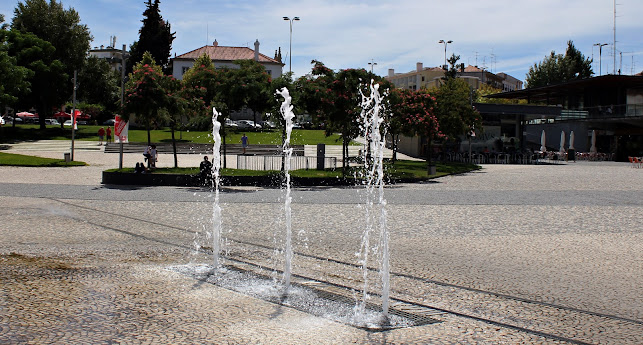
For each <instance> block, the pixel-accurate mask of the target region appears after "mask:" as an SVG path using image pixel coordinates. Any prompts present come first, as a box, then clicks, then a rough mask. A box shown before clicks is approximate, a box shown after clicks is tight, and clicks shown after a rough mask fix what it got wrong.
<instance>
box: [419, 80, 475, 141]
mask: <svg viewBox="0 0 643 345" xmlns="http://www.w3.org/2000/svg"><path fill="white" fill-rule="evenodd" d="M431 92H432V93H433V94H434V95H435V98H436V106H435V115H436V117H437V119H438V121H439V123H440V131H441V132H442V134H444V135H445V137H446V138H448V139H452V140H454V139H456V138H457V137H458V136H460V135H462V134H469V133H470V132H471V131H472V130H473V129H474V128H477V129H481V128H482V122H481V120H480V114H479V113H478V112H477V111H476V110H475V109H474V108H473V104H472V101H473V97H474V91H473V90H471V87H470V86H469V84H468V83H467V82H466V81H464V80H462V79H458V78H450V79H447V80H446V81H445V82H444V83H442V85H440V87H438V88H437V89H435V88H434V89H432V91H431Z"/></svg>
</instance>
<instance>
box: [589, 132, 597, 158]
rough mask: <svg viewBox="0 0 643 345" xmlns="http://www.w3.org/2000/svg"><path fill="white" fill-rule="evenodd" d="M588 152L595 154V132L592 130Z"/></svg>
mask: <svg viewBox="0 0 643 345" xmlns="http://www.w3.org/2000/svg"><path fill="white" fill-rule="evenodd" d="M589 152H591V153H596V131H595V130H592V146H591V147H590V148H589Z"/></svg>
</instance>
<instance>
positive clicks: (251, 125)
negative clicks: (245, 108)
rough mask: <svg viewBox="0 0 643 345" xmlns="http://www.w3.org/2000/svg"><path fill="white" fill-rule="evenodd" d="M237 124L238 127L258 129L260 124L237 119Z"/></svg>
mask: <svg viewBox="0 0 643 345" xmlns="http://www.w3.org/2000/svg"><path fill="white" fill-rule="evenodd" d="M237 126H238V127H239V128H240V129H260V128H261V125H257V124H255V123H254V121H250V120H239V121H237Z"/></svg>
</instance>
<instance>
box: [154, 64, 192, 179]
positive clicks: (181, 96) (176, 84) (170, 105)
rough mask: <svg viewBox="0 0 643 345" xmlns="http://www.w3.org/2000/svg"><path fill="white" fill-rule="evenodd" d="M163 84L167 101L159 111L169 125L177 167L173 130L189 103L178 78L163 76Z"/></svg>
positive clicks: (175, 160)
mask: <svg viewBox="0 0 643 345" xmlns="http://www.w3.org/2000/svg"><path fill="white" fill-rule="evenodd" d="M163 84H164V86H165V90H166V91H167V103H166V107H165V108H164V109H163V111H162V112H161V113H162V114H163V115H165V118H166V119H167V122H168V123H169V125H170V130H171V132H172V152H173V154H174V167H175V168H178V167H179V163H178V159H177V152H176V138H175V136H174V132H175V130H176V127H177V125H178V124H179V123H180V122H181V117H182V115H183V114H184V113H185V112H187V111H188V109H189V108H190V106H191V103H190V101H189V100H188V99H187V98H186V95H187V93H186V88H185V87H184V86H183V84H182V82H181V81H180V80H177V79H175V78H174V77H172V76H164V77H163Z"/></svg>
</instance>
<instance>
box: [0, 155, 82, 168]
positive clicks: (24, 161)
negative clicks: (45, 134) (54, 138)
mask: <svg viewBox="0 0 643 345" xmlns="http://www.w3.org/2000/svg"><path fill="white" fill-rule="evenodd" d="M0 165H4V166H21V167H70V166H84V165H87V163H85V162H79V161H73V162H65V160H64V159H53V158H43V157H36V156H26V155H19V154H15V153H4V152H0Z"/></svg>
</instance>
